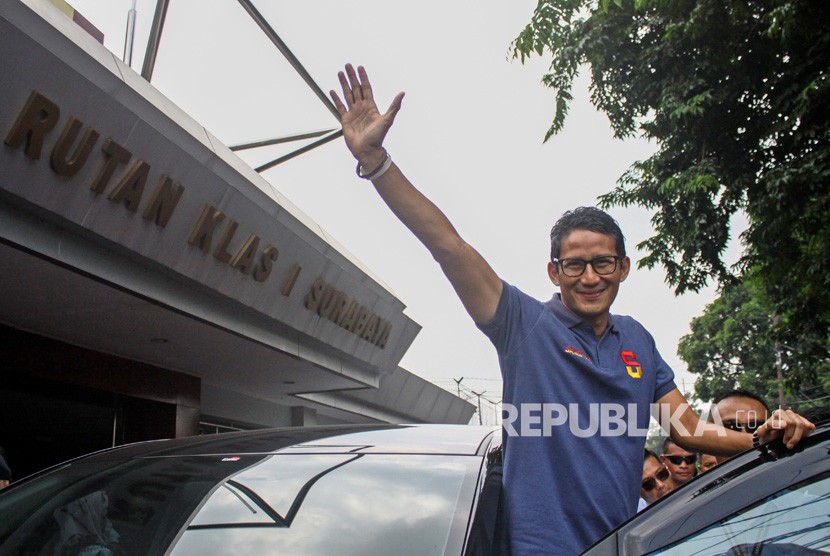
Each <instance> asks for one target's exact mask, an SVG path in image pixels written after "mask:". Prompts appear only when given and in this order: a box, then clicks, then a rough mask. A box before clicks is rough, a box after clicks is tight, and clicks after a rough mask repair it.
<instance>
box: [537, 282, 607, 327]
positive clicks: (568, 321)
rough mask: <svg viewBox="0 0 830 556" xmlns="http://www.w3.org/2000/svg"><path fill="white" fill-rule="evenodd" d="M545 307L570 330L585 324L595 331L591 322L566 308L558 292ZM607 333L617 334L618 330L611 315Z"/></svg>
mask: <svg viewBox="0 0 830 556" xmlns="http://www.w3.org/2000/svg"><path fill="white" fill-rule="evenodd" d="M545 305H547V306H548V308H549V309H550V310H551V311H553V314H554V315H556V318H558V319H559V320H560V321H561V322H562V324H564V325H565V326H567V327H568V328H574V327H576V326H579V325H580V324H583V323H584V324H585V325H587V326H589V327H591V330H593V326H592V325H591V324H590V323H589V322H587V321H585V320H583V319H582V318H580V317H579V316H578V315H577V314H576V313H574V312H573V311H571V310H570V309H568V308H567V307H565V304H564V303H562V294H560V293H558V292H557V293H555V294H553V297H551V298H550V301H548V302H547V303H545ZM606 332H617V329H616V327H615V326H614V315H612V314H610V313H609V314H608V329H607V330H606Z"/></svg>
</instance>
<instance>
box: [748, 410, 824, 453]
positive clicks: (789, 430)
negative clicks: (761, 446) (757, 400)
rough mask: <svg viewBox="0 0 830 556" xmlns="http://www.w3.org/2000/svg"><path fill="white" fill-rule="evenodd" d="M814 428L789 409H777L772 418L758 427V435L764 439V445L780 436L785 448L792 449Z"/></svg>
mask: <svg viewBox="0 0 830 556" xmlns="http://www.w3.org/2000/svg"><path fill="white" fill-rule="evenodd" d="M815 428H816V426H815V425H814V424H813V423H811V422H810V421H808V420H807V419H805V418H804V417H802V416H801V415H799V414H797V413H795V412H794V411H792V410H791V409H786V410H781V409H777V410H775V412H774V413H773V414H772V417H770V418H769V419H768V420H767V422H766V423H764V424H763V425H761V427H759V429H758V435H759V437H763V438H764V443H766V442H768V441H769V440H772V439H773V438H777V437H779V436H781V437H782V438H781V440H782V442H783V443H784V444H785V445H786V446H787V448H789V449H792V448H795V446H796V445H797V444H798V443H799V442H801V440H802V439H803V438H806V437H807V436H809V435H810V433H812V432H813V431H814V430H815Z"/></svg>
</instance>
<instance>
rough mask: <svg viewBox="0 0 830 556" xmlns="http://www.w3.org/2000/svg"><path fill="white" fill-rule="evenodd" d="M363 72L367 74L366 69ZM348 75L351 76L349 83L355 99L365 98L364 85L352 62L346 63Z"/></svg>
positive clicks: (356, 100)
mask: <svg viewBox="0 0 830 556" xmlns="http://www.w3.org/2000/svg"><path fill="white" fill-rule="evenodd" d="M363 73H364V74H365V73H366V70H363ZM346 75H348V76H349V84H350V85H351V88H352V95H353V96H354V101H355V102H358V101H361V100H363V85H361V83H360V80H359V79H358V78H357V73H356V72H355V71H354V66H352V65H351V64H346Z"/></svg>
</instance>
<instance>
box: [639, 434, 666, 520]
mask: <svg viewBox="0 0 830 556" xmlns="http://www.w3.org/2000/svg"><path fill="white" fill-rule="evenodd" d="M642 485H643V486H642V487H641V488H640V502H639V504H638V505H637V511H638V512H639V511H640V510H642V509H644V508H646V507H647V506H648V505H649V504H652V503H654V501H655V500H658V499H660V498H662V497H663V496H665V495H666V494H668V493H670V492H671V491H672V490H673V487H672V484H671V473H670V472H669V470H668V468H667V467H666V466H665V465H664V464H663V462H662V461H660V458H659V457H657V454H655V453H654V452H652V451H651V450H648V449H645V450H643V483H642Z"/></svg>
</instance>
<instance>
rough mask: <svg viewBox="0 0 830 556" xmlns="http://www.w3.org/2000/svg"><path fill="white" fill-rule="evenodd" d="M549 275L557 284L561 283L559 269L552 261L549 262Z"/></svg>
mask: <svg viewBox="0 0 830 556" xmlns="http://www.w3.org/2000/svg"><path fill="white" fill-rule="evenodd" d="M548 277H549V278H550V281H551V282H553V284H554V285H555V286H558V285H559V271H558V270H557V268H556V265H555V264H553V263H552V262H550V261H549V262H548Z"/></svg>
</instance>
